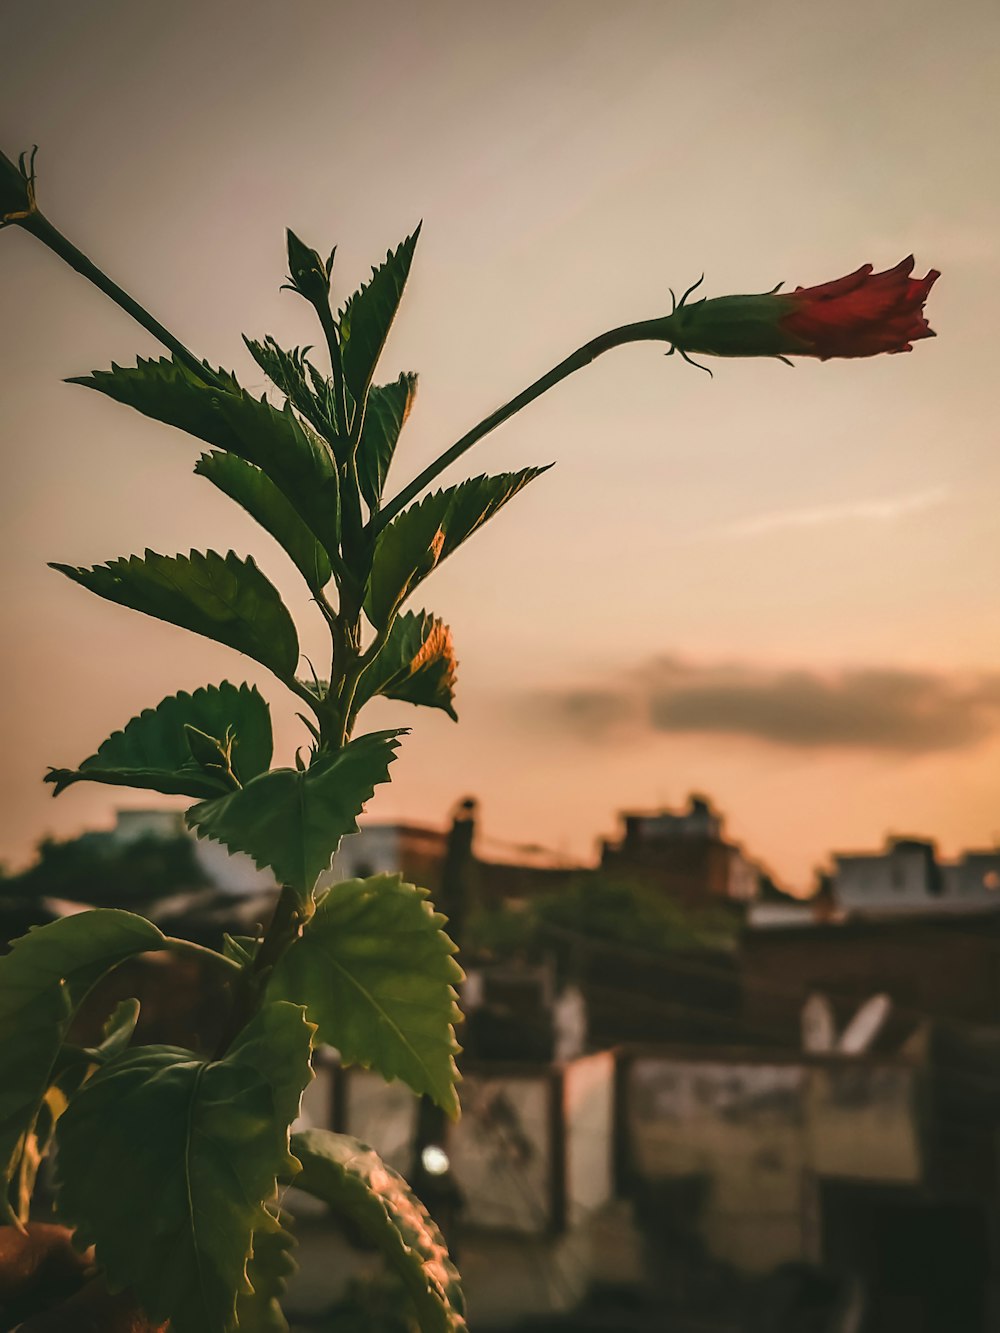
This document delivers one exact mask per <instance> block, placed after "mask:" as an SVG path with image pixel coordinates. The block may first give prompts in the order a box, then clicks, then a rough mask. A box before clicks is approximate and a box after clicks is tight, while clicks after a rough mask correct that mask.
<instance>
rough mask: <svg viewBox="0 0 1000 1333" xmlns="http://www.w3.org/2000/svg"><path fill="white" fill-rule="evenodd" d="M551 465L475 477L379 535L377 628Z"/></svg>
mask: <svg viewBox="0 0 1000 1333" xmlns="http://www.w3.org/2000/svg"><path fill="white" fill-rule="evenodd" d="M547 471H548V468H544V467H529V468H525V469H524V470H523V471H521V472H502V473H499V474H498V475H497V476H495V477H486V476H483V477H472V478H470V480H469V481H463V482H462V483H461V484H460V485H458V486H452V487H450V488H449V489H448V490H444V491H434V492H433V493H432V494H430V495H427V496H425V497H424V498H423V499H422V500H420V501H418V502H417V503H416V504H415V505H411V506H410V508H409V509H404V510H403V512H402V513H401V514H398V515H397V516H396V517H395V518H394V519H393V520H392V522H391V523H389V524H388V525H387V526H386V527H385V528H383V530H382V532H381V533H380V534H379V537H378V541H377V542H376V544H375V555H374V559H373V562H372V572H371V576H370V578H369V581H368V593H367V597H366V599H365V614H366V615H367V616H368V619H369V620H370V621H371V622H372V624H373V625H375V626H376V627H377V628H382V627H383V626H384V625H385V624H387V623H388V621H389V618H390V617H391V615H392V613H393V611H394V610H395V609H396V607H398V606H399V605H400V604H401V603H402V602H404V601H405V600H406V598H407V597H408V596H409V595H410V593H412V592H413V590H414V589H415V588H416V587H417V585H418V584H419V583H421V582H422V581H423V580H424V579H425V578H426V577H427V575H428V574H429V573H430V572H431V570H432V569H434V568H435V567H436V566H437V565H439V564H440V563H441V561H442V560H446V559H447V558H448V556H449V555H451V553H452V551H454V550H455V549H456V547H458V546H460V545H461V544H462V542H464V541H465V540H466V538H467V537H471V535H472V534H473V533H474V532H475V531H476V529H477V528H481V527H482V526H483V524H484V523H485V522H487V520H488V519H490V518H492V517H493V515H494V514H495V513H496V512H497V511H498V510H499V509H502V508H503V506H504V505H505V504H506V503H507V501H508V500H512V499H513V498H514V496H515V495H517V493H518V491H520V490H523V489H524V487H525V486H527V484H528V483H529V482H530V481H534V479H535V478H536V477H539V476H541V474H542V473H543V472H547Z"/></svg>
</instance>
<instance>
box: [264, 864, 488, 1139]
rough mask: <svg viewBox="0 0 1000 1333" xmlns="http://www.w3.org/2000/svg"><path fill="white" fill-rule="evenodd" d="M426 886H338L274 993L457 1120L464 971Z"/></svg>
mask: <svg viewBox="0 0 1000 1333" xmlns="http://www.w3.org/2000/svg"><path fill="white" fill-rule="evenodd" d="M444 921H445V918H444V917H443V916H441V915H440V914H439V913H437V912H435V911H434V908H433V906H432V904H431V903H429V902H428V901H427V891H426V889H419V888H416V887H415V886H414V885H413V884H406V883H405V882H404V881H403V880H402V878H401V877H400V876H399V875H373V876H372V877H371V878H370V879H352V880H347V881H345V882H344V883H343V884H336V885H335V886H334V887H333V888H332V889H331V890H330V891H329V893H327V895H326V896H325V897H324V898H323V899H322V901H321V902H320V904H319V906H318V907H317V909H316V912H315V915H314V916H313V918H312V920H311V921H310V922H309V923H308V924H307V925H306V926H305V928H304V929H303V932H302V934H301V935H300V937H299V938H298V939H297V940H295V941H294V943H293V944H291V945H290V946H289V948H288V949H287V950H286V952H285V953H284V954H283V955H282V957H281V959H280V960H279V961H278V963H277V965H276V966H275V969H274V973H273V976H272V979H271V982H270V988H269V994H273V995H275V996H277V997H279V998H280V999H285V1000H291V1001H292V1003H293V1004H304V1005H306V1006H307V1008H308V1011H309V1016H310V1018H312V1020H313V1021H314V1022H315V1023H317V1024H318V1025H319V1026H318V1031H317V1040H318V1041H321V1042H326V1043H327V1044H328V1045H330V1046H336V1048H337V1049H338V1051H340V1054H341V1058H342V1059H343V1060H344V1063H345V1064H361V1065H365V1066H366V1067H370V1068H373V1069H377V1070H378V1072H379V1073H380V1074H381V1075H382V1076H383V1077H384V1078H386V1079H393V1078H399V1079H402V1080H403V1082H404V1083H407V1084H409V1086H410V1087H411V1088H412V1089H413V1090H414V1092H421V1093H426V1094H427V1095H428V1096H429V1097H433V1098H434V1100H435V1101H436V1102H437V1104H438V1105H439V1106H441V1107H442V1108H443V1109H444V1110H445V1111H447V1112H448V1114H449V1115H450V1116H453V1117H456V1118H457V1116H458V1113H459V1107H458V1097H457V1095H456V1092H455V1084H456V1082H457V1081H458V1070H457V1069H456V1067H455V1054H456V1053H457V1051H458V1050H459V1049H460V1048H459V1046H458V1043H457V1042H456V1040H455V1029H454V1024H455V1022H457V1021H458V1020H459V1019H460V1018H461V1013H460V1012H459V1009H458V1006H457V1004H456V1003H455V989H454V986H455V983H457V982H459V981H461V979H462V969H461V968H460V967H459V966H458V964H457V963H456V962H455V959H454V957H453V956H452V955H453V954H454V953H455V945H454V944H453V943H452V941H451V940H450V939H449V938H448V936H447V935H446V934H445V932H444V930H443V928H442V927H443V926H444Z"/></svg>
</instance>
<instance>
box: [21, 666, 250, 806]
mask: <svg viewBox="0 0 1000 1333" xmlns="http://www.w3.org/2000/svg"><path fill="white" fill-rule="evenodd" d="M186 726H192V727H197V728H198V729H199V731H202V732H205V733H207V734H208V735H210V736H219V737H222V736H225V734H226V731H227V730H228V729H231V730H232V733H233V736H234V738H235V739H234V743H233V749H232V765H233V771H234V772H235V774H236V776H237V777H238V778H239V780H240V782H243V783H246V782H249V781H250V780H251V778H255V777H256V776H257V775H258V774H259V773H263V772H266V770H267V766H268V764H270V762H271V714H270V710H269V709H268V706H267V703H266V702H265V700H264V699H263V697H262V696H261V695H260V693H259V692H258V691H257V688H256V687H255V686H252V685H241V686H239V688H237V687H236V686H235V685H230V684H229V682H228V681H223V682H222V684H221V685H206V686H204V687H203V688H202V689H199V690H195V691H194V693H193V694H188V693H187V692H186V691H184V690H181V692H180V693H179V694H171V695H169V696H168V697H167V698H166V699H164V700H162V702H160V703H158V704H157V705H156V707H155V708H147V709H145V710H144V711H143V712H141V713H140V714H139V716H138V717H134V718H132V720H131V722H128V723H126V725H125V727H124V729H123V730H122V731H116V732H115V733H114V734H113V735H111V736H109V737H108V739H107V740H106V741H105V742H104V744H103V745H102V746H101V747H100V748H99V749H98V751H97V753H96V754H92V755H91V756H90V757H89V759H84V761H83V763H82V764H81V765H80V766H79V768H76V769H68V768H53V769H50V770H49V772H48V773H46V775H45V781H46V782H51V783H54V784H55V791H54V793H53V795H55V796H58V795H59V793H60V792H61V791H64V790H65V788H66V787H68V786H69V785H70V784H71V783H73V782H83V781H88V782H107V783H111V784H112V785H114V786H118V787H142V788H145V789H147V790H150V791H159V792H165V793H167V794H172V795H179V796H194V797H199V798H202V797H206V796H215V795H218V794H219V793H221V792H226V791H230V790H232V783H231V782H227V781H226V780H224V779H223V778H222V777H221V776H218V775H216V774H214V773H211V772H206V771H205V769H204V768H203V767H202V766H201V765H200V764H198V763H197V762H196V760H195V759H194V757H193V755H192V753H191V748H190V745H189V743H188V740H187V737H186V734H185V730H184V728H185V727H186Z"/></svg>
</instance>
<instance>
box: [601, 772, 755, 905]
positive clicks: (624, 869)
mask: <svg viewBox="0 0 1000 1333" xmlns="http://www.w3.org/2000/svg"><path fill="white" fill-rule="evenodd" d="M619 818H620V819H621V822H622V836H621V837H620V838H619V839H618V840H617V841H606V842H604V843H603V845H602V849H601V869H602V870H603V871H605V872H606V873H608V874H609V875H620V876H621V877H622V878H626V879H631V880H641V881H642V882H644V883H647V884H649V885H651V886H652V887H655V888H657V889H659V890H661V891H662V892H663V893H665V894H668V895H669V896H670V897H672V898H675V899H677V901H678V902H681V903H684V904H685V905H687V906H691V907H700V906H705V905H706V904H708V903H712V902H728V903H747V902H750V901H751V900H752V899H754V898H755V897H756V896H757V893H758V889H759V883H760V873H761V872H760V869H759V867H757V866H756V865H754V864H753V862H752V861H750V860H749V859H748V858H747V857H746V856H745V855H744V853H743V849H742V848H741V847H740V846H739V845H738V844H737V843H734V842H729V841H727V840H726V838H725V837H724V836H723V820H722V816H721V815H719V814H718V812H717V811H715V810H713V808H712V806H711V804H710V803H709V801H708V800H706V798H705V797H703V796H698V795H695V794H692V795H691V796H690V797H689V800H688V808H687V809H686V810H683V811H680V812H678V811H672V810H660V811H657V812H655V813H648V814H639V813H630V812H623V813H622V814H621V815H620V816H619Z"/></svg>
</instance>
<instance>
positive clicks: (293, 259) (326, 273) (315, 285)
mask: <svg viewBox="0 0 1000 1333" xmlns="http://www.w3.org/2000/svg"><path fill="white" fill-rule="evenodd" d="M285 242H286V246H287V249H288V283H287V284H286V285H287V286H288V287H289V288H290V289H291V290H292V291H293V292H298V294H299V296H304V297H305V299H306V300H307V301H309V302H310V303H311V304H312V305H316V304H318V303H321V302H324V301H326V299H327V297H328V296H329V294H330V274H331V272H332V270H333V254H331V255H330V259H329V262H328V263H326V264H325V263H324V262H323V260H322V259H321V258H320V257H319V254H318V253H317V251H315V250H313V249H312V248H311V247H310V246H308V245H306V243H305V241H300V240H299V238H298V237H297V236H296V235H295V232H294V231H292V229H291V227H288V228H286V230H285Z"/></svg>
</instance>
